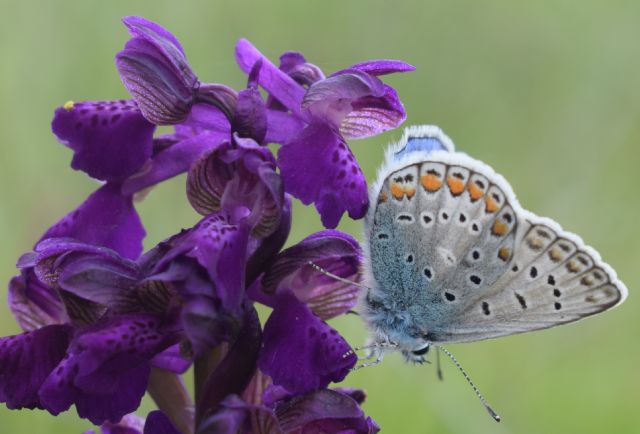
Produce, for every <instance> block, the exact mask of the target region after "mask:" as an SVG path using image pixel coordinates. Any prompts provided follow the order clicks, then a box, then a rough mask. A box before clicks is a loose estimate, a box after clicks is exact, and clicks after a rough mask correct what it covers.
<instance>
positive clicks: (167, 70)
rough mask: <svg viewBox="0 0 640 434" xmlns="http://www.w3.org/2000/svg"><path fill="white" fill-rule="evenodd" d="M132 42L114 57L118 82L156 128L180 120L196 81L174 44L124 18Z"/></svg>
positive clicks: (148, 25)
mask: <svg viewBox="0 0 640 434" xmlns="http://www.w3.org/2000/svg"><path fill="white" fill-rule="evenodd" d="M123 22H124V23H125V25H126V26H127V27H128V28H129V30H130V32H131V35H132V36H133V38H132V39H131V40H129V42H127V44H126V45H125V48H124V50H122V51H121V52H120V53H118V55H117V56H116V65H117V67H118V71H119V72H120V76H121V78H122V81H123V83H124V85H125V87H126V88H127V90H128V91H129V93H131V95H132V96H133V98H134V99H135V100H136V101H137V102H138V105H139V106H140V110H142V112H143V113H144V116H145V117H146V118H147V119H148V120H149V121H150V122H153V123H155V124H158V125H164V124H175V123H178V122H181V121H182V120H184V118H185V117H186V116H187V115H188V114H189V110H190V109H191V105H192V104H193V103H194V98H195V93H194V90H195V88H196V87H197V82H198V80H197V78H196V76H195V74H194V73H193V71H192V70H191V67H190V66H189V64H188V62H187V59H186V57H185V55H184V51H183V49H182V46H181V45H180V43H179V42H178V40H177V39H176V38H175V37H174V36H173V35H172V34H171V33H169V32H168V31H167V30H165V29H164V28H162V27H161V26H159V25H157V24H155V23H153V22H151V21H148V20H146V19H144V18H141V17H125V18H124V19H123Z"/></svg>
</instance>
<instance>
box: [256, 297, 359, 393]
mask: <svg viewBox="0 0 640 434" xmlns="http://www.w3.org/2000/svg"><path fill="white" fill-rule="evenodd" d="M263 339H264V346H263V348H262V352H261V354H260V358H259V360H258V366H259V367H260V369H261V370H262V371H263V372H264V373H265V374H267V375H270V376H271V377H272V378H273V383H274V384H276V385H280V386H283V387H284V388H285V389H287V390H288V391H290V392H291V393H294V394H297V393H303V392H307V391H310V390H314V389H320V388H324V387H326V386H327V385H328V384H329V383H330V382H332V381H333V382H339V381H342V380H343V379H344V378H345V377H346V375H347V374H348V373H349V370H350V369H351V368H352V367H353V366H354V365H355V363H356V355H355V354H354V353H353V352H352V351H351V347H349V344H347V342H346V341H345V340H344V339H343V338H342V336H340V335H339V334H338V332H337V331H335V330H334V329H332V328H331V327H330V326H329V325H328V324H327V323H325V322H324V321H322V320H321V319H320V318H318V317H317V316H315V315H314V314H313V313H312V312H311V311H310V310H309V308H308V307H307V306H306V305H304V304H303V303H301V302H300V301H298V300H297V299H296V298H295V297H294V296H292V295H290V294H283V295H281V296H280V297H279V299H278V302H277V303H276V306H275V308H274V310H273V312H272V314H271V316H270V317H269V319H268V320H267V322H266V324H265V326H264V335H263Z"/></svg>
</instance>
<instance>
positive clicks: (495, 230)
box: [491, 220, 509, 235]
mask: <svg viewBox="0 0 640 434" xmlns="http://www.w3.org/2000/svg"><path fill="white" fill-rule="evenodd" d="M508 231H509V226H507V225H506V224H504V223H503V222H501V221H500V220H496V221H494V222H493V226H491V233H492V234H493V235H504V234H506V233H507V232H508Z"/></svg>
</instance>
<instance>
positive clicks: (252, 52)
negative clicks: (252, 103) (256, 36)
mask: <svg viewBox="0 0 640 434" xmlns="http://www.w3.org/2000/svg"><path fill="white" fill-rule="evenodd" d="M258 60H262V68H261V70H260V77H259V78H258V83H259V84H260V86H262V87H264V88H265V89H266V90H267V92H269V93H270V94H271V95H273V96H274V97H275V98H277V99H278V101H280V102H281V103H282V104H284V105H285V106H286V107H287V108H288V109H289V110H291V111H292V112H293V113H299V112H300V104H301V103H302V98H303V97H304V93H305V91H304V88H303V87H302V86H301V85H299V84H298V83H296V82H295V81H294V80H293V79H292V78H291V77H289V76H288V75H287V74H286V73H284V72H283V71H281V70H280V69H278V68H277V67H276V66H275V65H274V64H273V63H271V62H270V61H269V59H267V58H266V57H265V56H264V55H263V54H262V53H261V52H260V51H258V49H257V48H256V47H254V46H253V45H252V44H251V42H249V41H247V40H246V39H240V40H239V41H238V42H237V44H236V61H237V62H238V65H239V66H240V69H242V70H243V71H244V72H245V73H246V74H249V72H251V69H252V68H253V65H254V64H255V63H256V62H257V61H258Z"/></svg>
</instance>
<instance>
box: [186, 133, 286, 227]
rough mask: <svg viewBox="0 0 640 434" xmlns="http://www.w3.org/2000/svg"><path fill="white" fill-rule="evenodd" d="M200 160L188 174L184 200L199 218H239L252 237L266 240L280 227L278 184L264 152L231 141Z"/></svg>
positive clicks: (240, 141)
mask: <svg viewBox="0 0 640 434" xmlns="http://www.w3.org/2000/svg"><path fill="white" fill-rule="evenodd" d="M234 142H235V144H236V145H235V146H233V145H232V144H231V143H228V142H225V143H223V144H221V145H220V146H218V147H217V148H215V149H214V150H212V151H211V152H210V153H208V154H206V155H205V156H203V157H201V158H200V159H199V160H198V161H197V162H196V163H194V165H193V166H192V167H191V169H190V170H189V175H188V177H187V197H188V199H189V202H190V203H191V205H192V206H193V207H194V209H195V210H196V211H198V212H199V213H200V214H202V215H208V214H210V213H212V212H217V211H220V210H224V211H225V212H227V213H229V214H230V215H232V216H241V217H242V219H243V221H244V222H245V223H246V224H248V225H249V226H251V228H252V233H253V234H254V235H256V236H260V237H265V236H269V235H270V234H271V233H273V231H275V230H276V228H277V227H278V225H279V223H280V218H281V213H282V201H283V195H284V193H283V189H282V181H281V179H280V177H279V176H278V175H277V173H276V164H275V161H274V159H273V155H272V154H271V151H269V149H268V148H266V147H264V146H259V145H258V144H257V143H256V142H255V141H253V140H251V139H240V138H239V137H238V136H235V138H234Z"/></svg>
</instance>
